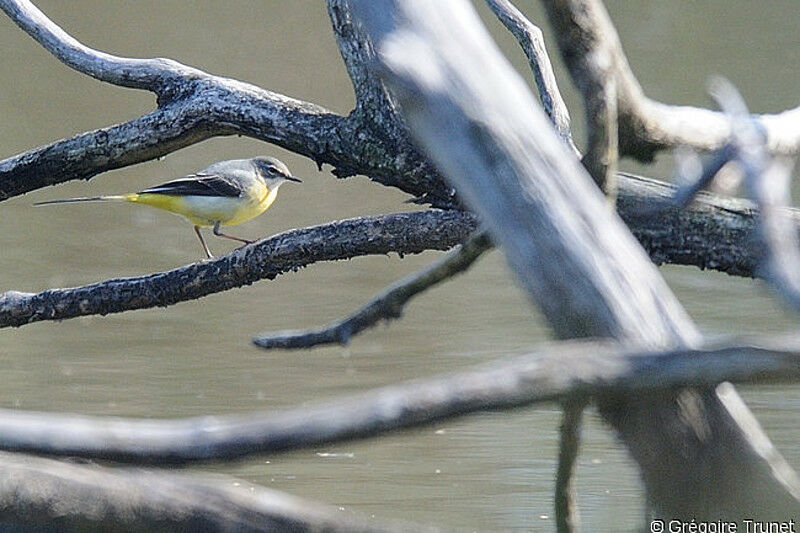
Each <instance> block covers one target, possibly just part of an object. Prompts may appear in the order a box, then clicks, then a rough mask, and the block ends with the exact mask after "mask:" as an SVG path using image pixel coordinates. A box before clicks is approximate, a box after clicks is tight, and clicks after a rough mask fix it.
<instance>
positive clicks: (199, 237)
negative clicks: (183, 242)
mask: <svg viewBox="0 0 800 533" xmlns="http://www.w3.org/2000/svg"><path fill="white" fill-rule="evenodd" d="M194 232H195V233H197V238H198V239H200V244H202V245H203V250H205V251H206V255H207V256H208V258H209V259H214V254H212V253H211V250H209V249H208V245H207V244H206V241H205V239H203V234H202V233H200V226H195V227H194Z"/></svg>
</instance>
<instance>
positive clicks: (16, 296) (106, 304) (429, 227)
mask: <svg viewBox="0 0 800 533" xmlns="http://www.w3.org/2000/svg"><path fill="white" fill-rule="evenodd" d="M476 226H477V222H476V220H475V217H474V216H473V215H471V214H469V213H466V212H463V211H454V210H450V211H440V210H436V209H429V210H426V211H419V212H413V213H397V214H392V215H381V216H375V217H359V218H353V219H348V220H340V221H338V222H331V223H329V224H323V225H320V226H314V227H310V228H304V229H296V230H291V231H287V232H284V233H281V234H279V235H275V236H273V237H269V238H267V239H263V240H261V241H258V242H257V243H255V244H252V245H248V246H245V247H243V248H240V249H238V250H236V251H234V252H232V253H230V254H228V255H225V256H223V257H220V258H217V259H214V260H211V261H201V262H197V263H193V264H191V265H187V266H183V267H181V268H177V269H175V270H170V271H168V272H160V273H156V274H150V275H147V276H142V277H137V278H120V279H112V280H108V281H103V282H100V283H95V284H93V285H86V286H84V287H76V288H71V289H49V290H46V291H43V292H40V293H21V292H17V291H8V292H6V293H3V294H2V295H0V327H8V326H21V325H24V324H29V323H31V322H38V321H40V320H63V319H66V318H73V317H77V316H86V315H95V314H100V315H106V314H109V313H119V312H122V311H129V310H133V309H145V308H148V307H157V306H161V307H165V306H168V305H172V304H175V303H177V302H183V301H187V300H193V299H197V298H200V297H202V296H207V295H209V294H212V293H215V292H221V291H224V290H228V289H232V288H235V287H241V286H244V285H250V284H252V283H254V282H256V281H258V280H261V279H274V278H275V277H276V276H278V275H279V274H283V273H285V272H289V271H293V270H297V269H299V268H302V267H305V266H308V265H310V264H311V263H314V262H316V261H336V260H341V259H350V258H353V257H357V256H361V255H373V254H388V253H389V252H396V253H399V254H413V253H419V252H422V251H424V250H430V249H437V250H447V249H449V248H451V247H453V246H455V245H456V244H458V243H460V242H462V241H463V240H464V239H466V238H467V237H468V236H469V234H470V233H471V232H472V231H474V230H475V228H476Z"/></svg>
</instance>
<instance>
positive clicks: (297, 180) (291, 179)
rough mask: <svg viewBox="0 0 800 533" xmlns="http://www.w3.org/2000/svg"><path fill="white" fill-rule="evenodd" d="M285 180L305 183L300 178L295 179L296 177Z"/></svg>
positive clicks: (288, 177)
mask: <svg viewBox="0 0 800 533" xmlns="http://www.w3.org/2000/svg"><path fill="white" fill-rule="evenodd" d="M284 178H286V179H287V180H289V181H296V182H297V183H303V180H301V179H300V178H295V177H294V176H284Z"/></svg>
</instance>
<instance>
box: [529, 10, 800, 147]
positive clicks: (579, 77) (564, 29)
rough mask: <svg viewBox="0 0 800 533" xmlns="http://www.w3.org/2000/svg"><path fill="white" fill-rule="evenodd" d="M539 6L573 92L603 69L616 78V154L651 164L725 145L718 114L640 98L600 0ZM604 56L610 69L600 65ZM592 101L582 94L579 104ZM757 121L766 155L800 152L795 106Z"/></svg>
mask: <svg viewBox="0 0 800 533" xmlns="http://www.w3.org/2000/svg"><path fill="white" fill-rule="evenodd" d="M543 3H544V5H545V7H546V9H547V12H548V15H549V17H550V22H551V24H552V26H553V29H554V31H555V34H556V36H557V38H558V44H559V47H560V48H561V54H562V56H563V57H564V61H565V62H566V64H567V67H568V68H569V70H570V73H571V74H572V77H573V80H574V81H575V84H576V85H577V86H578V88H579V89H580V90H581V91H586V90H590V88H591V87H593V86H595V85H596V84H597V83H598V82H599V81H600V80H599V78H598V74H599V73H601V72H603V71H604V69H605V68H606V67H610V68H611V70H612V71H613V73H614V75H615V76H616V83H617V95H618V98H619V101H618V106H617V107H618V109H619V117H620V124H619V135H620V140H619V149H620V154H621V155H626V156H631V157H635V158H637V159H640V160H643V161H650V160H652V158H653V157H654V156H655V154H656V152H658V151H659V150H663V149H665V148H670V147H675V146H681V145H688V146H692V147H694V148H697V149H700V150H717V149H719V148H721V147H722V146H723V145H724V144H725V143H726V142H727V141H728V138H729V137H730V133H731V131H730V123H729V121H728V119H727V118H726V117H725V115H724V114H723V113H720V112H716V111H711V110H708V109H702V108H697V107H691V106H674V105H666V104H662V103H660V102H656V101H654V100H651V99H650V98H648V97H647V96H646V95H645V94H644V91H643V90H642V87H641V85H640V84H639V82H638V80H637V79H636V77H635V76H634V74H633V72H632V71H631V68H630V65H629V64H628V60H627V58H626V57H625V53H624V52H623V50H622V45H621V43H620V40H619V35H618V34H617V32H616V30H615V28H614V25H613V23H612V22H611V18H610V17H609V16H608V12H607V11H606V9H605V6H604V5H603V4H602V2H601V1H600V0H544V2H543ZM609 52H610V54H611V56H610V58H609V59H610V60H611V62H610V64H608V63H605V61H606V58H607V55H606V54H607V53H609ZM600 60H602V61H603V63H600ZM594 97H595V96H593V95H591V94H588V93H585V92H584V99H591V98H594ZM757 119H758V121H759V123H760V124H761V125H762V126H763V127H764V130H765V131H766V134H767V149H768V150H769V151H771V152H773V153H779V154H795V153H797V152H798V151H799V150H800V107H798V108H794V109H791V110H788V111H784V112H782V113H778V114H773V115H760V116H757Z"/></svg>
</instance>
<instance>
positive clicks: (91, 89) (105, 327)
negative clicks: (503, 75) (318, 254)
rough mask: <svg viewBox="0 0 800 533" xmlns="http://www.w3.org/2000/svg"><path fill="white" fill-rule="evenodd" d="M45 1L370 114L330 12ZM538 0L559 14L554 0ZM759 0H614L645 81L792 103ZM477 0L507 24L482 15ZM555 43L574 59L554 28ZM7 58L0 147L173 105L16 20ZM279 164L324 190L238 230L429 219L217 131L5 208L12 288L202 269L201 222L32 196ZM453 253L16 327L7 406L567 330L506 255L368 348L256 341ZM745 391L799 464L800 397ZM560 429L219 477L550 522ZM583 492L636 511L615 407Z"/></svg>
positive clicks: (778, 46)
mask: <svg viewBox="0 0 800 533" xmlns="http://www.w3.org/2000/svg"><path fill="white" fill-rule="evenodd" d="M38 5H40V7H42V8H43V9H44V11H45V12H46V13H47V14H49V15H50V16H51V17H53V18H54V19H55V20H56V21H57V22H59V23H60V24H62V25H63V26H64V27H65V29H66V30H67V31H69V32H71V33H72V34H73V35H75V36H76V37H77V38H79V39H81V40H83V41H85V42H87V43H89V44H91V45H93V46H96V47H98V48H101V49H104V50H107V51H110V52H114V53H119V54H127V55H133V56H167V57H171V58H174V59H177V60H179V61H182V62H185V63H188V64H191V65H194V66H197V67H200V68H203V69H205V70H207V71H210V72H213V73H216V74H221V75H226V76H230V77H233V78H238V79H242V80H245V81H248V82H252V83H254V84H257V85H260V86H263V87H266V88H269V89H271V90H274V91H277V92H281V93H284V94H288V95H290V96H293V97H297V98H301V99H306V100H311V101H314V102H317V103H319V104H322V105H325V106H327V107H329V108H331V109H333V110H335V111H338V112H347V111H348V110H349V108H350V106H351V105H352V96H351V92H350V87H349V82H348V79H347V76H346V73H345V71H344V68H343V67H342V65H341V62H340V60H339V57H338V52H337V50H336V48H335V44H334V41H333V37H332V35H331V32H330V29H329V26H328V22H327V16H326V13H325V9H324V6H323V3H322V2H312V1H309V0H304V1H299V2H243V1H235V2H224V3H223V2H192V3H186V2H176V1H171V2H156V1H148V2H144V1H138V2H119V3H107V2H99V1H89V0H82V1H75V2H69V3H67V2H58V1H55V0H50V1H46V2H45V1H40V2H38ZM519 5H520V7H521V8H523V9H524V10H525V11H526V12H527V13H529V14H530V15H531V16H532V17H534V18H535V19H537V20H543V19H542V17H541V14H540V10H539V5H538V3H537V4H534V3H533V2H532V1H530V0H529V1H525V2H522V1H520V2H519ZM755 6H756V4H755V3H751V2H724V1H721V0H718V1H714V2H702V3H699V2H690V1H682V2H669V3H666V2H623V1H614V2H612V3H611V4H610V6H609V9H610V11H611V14H612V17H613V18H614V20H615V22H616V23H617V24H618V25H619V28H620V33H621V36H622V41H623V45H624V46H625V48H626V51H627V52H628V54H629V57H630V60H631V63H632V66H633V68H634V70H635V71H636V73H637V74H638V76H639V78H640V80H641V82H642V84H643V85H644V88H645V90H646V91H647V93H648V94H650V95H652V96H654V97H657V98H661V99H664V100H667V101H670V102H678V103H695V104H703V105H705V104H706V103H707V98H706V97H705V96H704V85H705V80H706V79H707V77H708V76H709V75H710V74H724V75H726V76H728V77H729V78H730V79H732V80H733V81H734V82H735V83H736V84H737V85H738V86H739V87H740V88H741V90H742V91H743V93H744V95H745V97H746V98H747V100H748V102H749V103H750V105H751V107H752V109H753V110H755V111H776V110H780V109H783V108H786V107H791V106H793V105H795V103H796V101H797V90H796V87H798V81H800V79H799V78H800V73H799V72H800V71H798V69H797V68H795V67H796V65H797V64H798V62H799V61H800V46H798V41H797V27H798V24H800V10H798V9H797V7H796V4H795V3H794V2H789V1H786V2H769V3H762V4H758V7H757V8H756V7H755ZM479 8H480V10H481V12H482V13H484V14H485V13H486V9H485V8H484V7H483V6H482V4H481V5H480V6H479ZM488 23H489V25H490V28H491V29H492V31H493V32H494V33H495V34H496V35H497V37H498V39H499V40H500V43H501V46H502V47H503V49H504V50H505V51H506V52H507V53H508V54H509V56H510V57H511V58H512V60H513V61H514V62H515V64H516V65H518V66H519V67H520V68H521V69H525V61H524V58H523V57H522V56H521V54H520V52H519V51H518V50H517V48H516V45H515V43H514V42H513V41H512V40H511V39H510V38H509V37H508V36H507V35H505V34H504V33H503V32H502V30H501V29H500V27H499V25H498V24H497V23H496V22H495V21H493V20H491V19H488ZM548 37H549V34H548ZM548 44H549V45H550V48H551V50H552V51H553V52H555V45H554V44H553V41H552V39H549V41H548ZM0 50H2V53H0V69H2V72H3V81H2V83H1V84H0V87H1V90H0V117H2V119H0V158H4V157H8V156H11V155H13V154H15V153H17V152H20V151H23V150H26V149H29V148H31V147H34V146H38V145H41V144H44V143H47V142H50V141H53V140H56V139H58V138H61V137H65V136H70V135H73V134H75V133H77V132H80V131H84V130H86V129H91V128H96V127H101V126H104V125H107V124H110V123H113V122H119V121H123V120H127V119H129V118H132V117H135V116H137V115H139V114H141V113H142V112H145V111H146V110H149V109H150V108H151V106H152V104H153V98H152V95H150V94H149V93H142V92H138V91H133V90H128V89H120V88H116V87H112V86H108V85H104V84H101V83H99V82H96V81H93V80H91V79H88V78H86V77H85V76H82V75H79V74H76V73H74V72H72V71H71V70H69V69H68V68H66V67H64V66H62V65H61V64H60V63H58V62H57V61H56V60H54V59H53V58H52V57H51V56H49V55H48V54H47V53H46V52H44V51H43V50H42V49H41V48H40V47H38V45H36V44H35V43H34V42H33V41H32V40H31V39H30V38H28V37H27V36H26V35H24V34H23V33H22V32H21V31H19V30H17V29H16V27H14V26H13V24H12V23H11V22H10V21H8V20H7V19H6V18H4V17H0ZM558 74H559V79H560V81H561V84H562V87H563V88H564V90H565V92H566V96H567V100H568V102H569V103H570V105H571V109H572V110H573V115H574V122H575V124H576V129H578V130H580V129H581V128H580V122H581V116H580V113H579V109H580V108H579V106H578V103H577V99H576V97H575V94H574V92H573V91H572V88H571V86H570V83H569V82H568V78H567V76H566V75H565V73H564V71H563V69H560V68H559V72H558ZM525 76H526V77H529V76H528V74H527V71H525ZM578 137H579V138H580V137H581V135H580V131H579V133H578ZM259 153H266V154H274V155H278V156H279V157H281V158H282V159H284V161H286V162H287V163H288V164H289V166H290V168H292V170H293V171H294V172H295V173H296V174H298V175H300V176H303V177H305V178H307V179H306V181H305V183H304V184H303V185H301V186H298V187H291V186H286V187H284V188H283V189H282V190H281V197H280V198H279V199H278V202H277V203H276V204H275V206H273V207H272V209H271V210H270V211H269V213H268V214H267V215H265V216H263V217H261V218H258V219H256V220H255V221H252V222H249V223H247V224H245V225H243V226H241V227H240V229H239V231H238V234H241V235H244V236H250V237H258V236H262V235H265V234H270V233H275V232H278V231H281V230H284V229H288V228H292V227H298V226H306V225H311V224H316V223H321V222H325V221H328V220H332V219H338V218H344V217H349V216H355V215H359V214H374V213H384V212H392V211H398V210H403V209H408V206H405V205H404V204H403V203H402V201H403V200H404V199H405V197H404V196H403V195H401V194H400V193H398V192H397V191H394V190H391V189H388V188H385V187H380V186H377V185H373V184H370V183H369V182H368V181H367V180H366V179H364V178H353V179H349V180H347V181H337V180H336V179H334V178H333V176H331V175H330V174H329V173H328V172H327V171H325V172H322V173H319V172H317V170H316V167H315V165H314V164H313V163H312V162H310V161H307V160H304V159H302V158H299V157H296V156H294V155H292V154H289V153H287V152H285V151H283V150H280V149H277V148H274V147H271V146H268V145H265V144H262V143H258V142H255V141H252V140H248V139H240V138H226V139H214V140H210V141H206V142H204V143H202V144H200V145H197V146H193V147H191V148H188V149H185V150H182V151H180V152H178V153H175V154H172V155H170V156H169V157H167V158H166V159H164V160H162V161H157V162H152V163H147V164H142V165H138V166H136V167H132V168H128V169H123V170H119V171H115V172H111V173H108V174H105V175H103V176H100V177H97V178H95V179H93V180H92V181H91V182H89V183H71V184H67V185H63V186H60V187H57V188H50V189H46V190H41V191H37V192H35V193H32V194H29V195H27V196H25V197H22V198H15V199H12V200H9V201H7V202H4V203H3V204H2V205H0V209H2V221H3V228H2V233H0V291H4V290H9V289H15V290H22V291H35V290H40V289H44V288H47V287H51V286H72V285H78V284H83V283H88V282H93V281H97V280H101V279H105V278H109V277H118V276H126V275H136V274H143V273H148V272H152V271H157V270H163V269H168V268H171V267H175V266H179V265H181V264H184V263H187V262H190V261H193V260H195V259H197V258H199V257H200V255H201V249H200V247H199V244H198V243H197V242H196V238H195V236H194V235H193V233H192V231H191V227H190V226H189V225H188V224H186V223H184V222H182V221H181V220H179V219H177V218H175V217H173V216H171V215H169V214H165V213H161V212H158V211H155V210H147V209H146V208H139V209H137V208H136V207H134V206H127V205H123V206H118V205H113V206H112V205H83V206H68V207H59V208H50V209H44V208H43V209H33V208H31V207H30V204H31V203H32V202H34V201H39V200H44V199H51V198H61V197H67V196H74V195H94V194H105V193H116V192H124V191H128V190H137V189H139V188H142V187H144V186H147V185H152V184H155V183H158V182H160V181H163V180H165V179H168V178H172V177H176V176H179V175H181V174H183V173H186V172H190V171H192V170H196V169H198V168H202V167H203V166H206V165H207V164H209V163H211V162H213V161H216V160H220V159H230V158H236V157H249V156H252V155H255V154H259ZM623 166H624V167H625V168H627V169H632V170H638V171H643V169H642V168H641V167H637V166H635V165H631V164H630V163H626V164H624V165H623ZM668 171H669V157H667V156H663V157H661V158H660V160H659V162H658V164H657V165H656V167H655V169H652V168H651V169H648V170H646V172H647V173H649V174H650V175H655V176H664V175H666V173H668ZM210 243H211V246H212V248H213V249H214V250H216V251H217V252H222V251H224V250H227V249H230V246H229V245H228V244H227V243H226V242H220V241H219V240H213V241H210ZM435 257H437V254H436V253H426V254H423V255H421V256H417V257H407V258H406V259H404V260H399V259H398V258H397V257H396V256H391V257H371V258H362V259H357V260H353V261H349V262H345V263H340V264H319V265H314V266H312V267H310V268H307V269H305V270H303V271H302V272H299V273H297V274H292V275H287V276H283V277H281V278H280V279H278V280H276V281H274V282H267V281H265V282H261V283H259V284H256V285H255V286H252V287H248V288H245V289H240V290H234V291H231V292H228V293H225V294H219V295H214V296H210V297H207V298H204V299H202V300H200V301H196V302H190V303H184V304H180V305H177V306H174V307H172V308H169V309H157V310H147V311H137V312H133V313H127V314H122V315H115V316H111V317H106V318H85V319H77V320H70V321H67V322H64V323H60V324H49V323H48V324H41V323H40V324H34V325H30V326H26V327H24V328H21V329H16V330H3V331H1V332H0V366H1V367H2V368H3V369H4V372H2V373H0V406H2V407H18V408H20V409H36V410H53V411H68V412H81V413H91V414H114V415H125V416H141V417H179V416H186V415H194V414H202V413H234V412H246V411H252V410H255V409H269V408H273V407H284V406H293V405H302V404H307V403H310V402H317V401H324V400H325V399H326V398H333V397H336V396H339V395H343V394H348V393H352V392H356V391H362V390H365V389H368V388H370V387H375V386H379V385H384V384H389V383H395V382H398V381H402V380H405V379H410V378H415V377H419V376H426V375H430V374H433V373H437V372H445V371H450V370H456V369H459V368H464V367H466V366H468V365H472V364H475V363H479V362H483V361H487V360H491V359H493V358H495V357H498V356H504V355H509V354H518V353H523V352H525V351H527V350H529V349H530V348H531V347H532V346H534V345H535V344H536V343H538V342H540V341H542V340H546V339H547V338H548V333H547V330H546V328H544V326H543V325H542V323H541V321H539V320H538V318H537V316H536V314H535V312H534V311H531V310H530V308H529V307H528V305H527V303H526V302H525V301H524V300H523V298H522V297H521V295H520V293H519V291H518V290H517V289H516V288H515V286H514V282H513V280H512V279H511V278H510V277H509V275H508V273H507V271H506V268H505V266H504V264H503V261H502V258H501V257H500V255H499V254H498V253H497V252H494V253H492V254H491V255H490V256H489V257H488V258H486V259H484V260H482V261H481V263H480V264H479V265H478V266H477V267H476V268H474V269H473V270H472V271H470V272H469V273H468V274H467V275H465V276H462V277H460V278H458V279H456V280H454V281H452V282H450V283H448V284H447V285H445V286H442V287H440V288H437V289H435V290H432V291H430V292H429V293H427V294H426V295H424V296H422V297H421V298H419V299H418V300H416V301H415V302H413V303H412V304H411V305H410V306H409V307H408V309H407V313H406V317H405V318H404V320H403V321H402V322H399V323H394V324H392V325H391V326H389V327H379V328H377V329H375V330H373V331H370V332H368V333H366V334H364V335H362V336H360V337H358V338H357V339H355V341H354V342H353V343H352V345H351V346H350V347H348V348H338V347H337V348H323V349H317V350H313V351H301V352H296V353H287V352H273V353H270V352H262V351H258V350H256V349H255V348H253V347H252V346H251V345H250V338H251V337H252V336H253V335H254V334H257V333H259V332H263V331H268V330H273V329H285V328H297V327H304V326H316V325H321V324H324V323H326V322H328V321H330V320H332V319H334V318H336V317H339V316H341V315H343V314H345V313H348V312H349V311H351V310H352V309H354V308H355V307H357V306H358V305H359V304H360V303H362V302H363V301H364V300H365V299H367V298H369V297H370V296H371V295H373V294H374V293H375V292H377V291H379V290H380V289H381V288H383V287H384V286H385V285H386V284H388V283H390V282H391V281H393V280H395V279H397V278H399V277H401V276H403V275H405V274H406V273H409V272H411V271H413V270H415V269H417V268H419V267H420V266H422V265H424V264H426V263H427V262H429V261H431V260H433V259H434V258H435ZM662 272H663V273H664V275H665V276H666V277H667V279H668V281H669V283H670V285H671V286H672V287H673V288H674V290H675V291H676V292H677V293H678V295H679V297H680V299H681V301H682V302H683V303H684V305H685V306H686V307H687V309H688V310H689V311H690V313H691V314H692V316H693V317H694V318H695V319H696V320H697V322H698V323H699V324H700V326H701V328H702V329H703V330H704V331H706V332H708V333H710V334H719V333H770V332H779V331H785V330H792V329H794V327H795V324H796V317H794V316H792V315H790V314H788V313H787V312H786V311H785V310H784V309H783V308H782V307H780V306H779V305H777V304H776V303H774V301H773V300H772V299H771V298H770V296H769V294H768V293H767V292H766V291H765V290H763V289H762V287H761V286H760V285H759V284H757V283H754V282H752V281H750V280H741V279H733V278H730V277H727V276H725V275H720V274H716V273H708V272H700V271H698V270H695V269H689V268H680V267H668V268H663V269H662ZM743 394H744V396H745V397H746V398H747V400H748V401H749V403H750V405H751V407H752V408H753V409H754V411H755V412H756V414H757V416H758V418H759V419H760V421H761V422H762V424H763V425H764V426H765V427H766V429H767V431H768V432H769V434H770V436H771V437H772V438H773V440H774V441H775V443H776V444H777V445H778V447H779V448H780V449H781V451H782V452H783V453H784V454H785V455H786V456H787V457H788V458H789V460H790V461H791V462H792V464H794V465H795V466H796V467H800V448H798V446H797V440H798V429H797V426H798V421H800V416H799V415H798V409H797V407H798V406H799V405H800V389H798V388H792V387H785V386H781V387H773V388H759V389H755V388H749V389H745V390H744V391H743ZM558 418H559V416H558V411H557V409H556V408H555V407H554V406H541V407H538V408H535V409H525V410H520V411H515V412H513V413H503V414H500V413H487V414H482V415H479V416H473V417H469V418H466V419H462V420H457V421H453V422H449V423H443V424H437V425H435V426H433V427H429V428H425V429H421V430H415V431H408V432H404V433H401V434H396V435H393V436H390V437H386V438H382V439H378V440H371V441H366V442H358V443H349V444H343V445H338V446H330V447H324V448H320V449H318V450H310V451H302V452H296V453H292V454H286V455H280V456H273V457H261V458H258V459H253V460H249V461H246V462H242V463H237V464H233V465H224V466H218V467H213V468H210V467H208V468H206V469H207V470H213V471H218V472H227V473H230V474H233V475H236V476H241V477H244V478H247V479H248V480H251V481H254V482H257V483H260V484H263V485H266V486H269V487H272V488H276V489H280V490H285V491H287V492H291V493H293V494H296V495H300V496H305V497H309V498H314V499H318V500H321V501H325V502H329V503H331V504H333V505H336V506H339V507H341V508H343V509H345V511H353V512H360V513H366V514H369V515H374V516H376V517H379V518H380V517H398V518H405V519H410V520H415V521H419V522H421V523H431V524H438V525H441V526H446V527H449V528H451V529H455V530H459V531H472V530H480V531H504V530H540V529H550V528H551V527H552V519H551V516H552V510H551V493H552V485H553V483H552V478H553V473H554V468H555V454H556V439H557V424H558ZM578 487H579V491H580V506H581V512H582V515H583V517H584V523H585V524H586V525H585V529H586V530H587V531H602V530H608V531H616V530H620V529H631V528H633V527H635V526H636V525H637V524H639V520H640V517H641V516H642V510H641V487H640V485H639V483H638V480H637V474H636V471H635V469H634V467H633V466H632V465H631V462H630V460H629V459H628V457H627V456H626V452H625V451H624V449H623V448H621V447H620V446H619V445H618V444H617V443H616V442H615V440H614V437H613V435H611V434H610V432H609V431H608V430H607V429H606V428H604V427H603V426H602V424H601V423H600V422H599V421H598V419H597V417H596V416H595V415H594V414H591V415H590V416H589V417H588V424H587V428H586V431H585V443H584V446H583V448H582V453H581V456H580V466H579V470H578Z"/></svg>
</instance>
